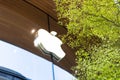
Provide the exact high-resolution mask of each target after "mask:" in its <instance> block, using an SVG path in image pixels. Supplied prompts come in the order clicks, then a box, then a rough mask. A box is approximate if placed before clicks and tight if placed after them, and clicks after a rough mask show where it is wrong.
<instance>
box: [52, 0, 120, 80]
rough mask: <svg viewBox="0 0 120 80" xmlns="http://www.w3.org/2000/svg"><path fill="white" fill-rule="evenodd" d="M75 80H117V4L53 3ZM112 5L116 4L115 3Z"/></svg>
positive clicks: (101, 0) (102, 0)
mask: <svg viewBox="0 0 120 80" xmlns="http://www.w3.org/2000/svg"><path fill="white" fill-rule="evenodd" d="M54 1H55V3H56V7H57V9H56V10H57V14H58V20H59V24H60V25H62V26H66V28H67V30H68V32H67V34H66V35H64V36H63V41H64V42H66V43H67V44H68V45H69V46H70V47H71V48H73V49H75V50H76V53H75V54H76V57H77V58H76V63H77V65H76V66H74V68H73V70H75V71H76V76H77V78H78V80H120V6H119V4H120V3H119V0H54ZM115 1H118V2H117V3H116V2H115Z"/></svg>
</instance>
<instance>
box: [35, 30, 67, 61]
mask: <svg viewBox="0 0 120 80" xmlns="http://www.w3.org/2000/svg"><path fill="white" fill-rule="evenodd" d="M56 34H57V33H56V32H51V34H50V33H49V32H48V31H46V30H45V29H39V30H38V34H37V35H38V36H37V38H36V39H35V40H34V46H35V47H37V48H38V49H40V50H41V51H42V52H43V53H45V54H52V55H53V57H54V58H55V59H56V60H57V61H60V60H61V59H62V58H63V57H64V56H65V53H64V51H63V50H62V48H61V45H62V41H61V40H60V39H59V38H57V37H56V36H55V35H56Z"/></svg>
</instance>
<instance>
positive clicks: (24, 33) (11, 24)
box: [0, 0, 75, 73]
mask: <svg viewBox="0 0 120 80" xmlns="http://www.w3.org/2000/svg"><path fill="white" fill-rule="evenodd" d="M48 19H49V23H50V24H49V25H50V30H51V31H53V30H54V31H56V32H58V35H63V34H66V32H67V31H66V29H65V28H63V27H59V26H58V24H57V17H56V12H55V4H54V2H53V1H52V0H0V39H1V40H4V41H6V42H9V43H11V44H14V45H16V46H18V47H21V48H23V49H26V50H28V51H30V52H32V53H34V54H36V55H38V56H41V57H43V58H45V59H47V60H50V57H48V56H46V55H43V54H42V53H41V52H40V51H39V50H38V49H36V48H35V47H34V45H33V40H34V38H35V33H34V32H32V31H33V30H34V31H35V32H36V31H37V30H38V29H40V28H43V29H46V30H48ZM62 48H63V50H64V51H65V53H66V56H65V58H64V59H63V60H61V61H60V62H59V63H57V62H55V64H56V65H58V66H60V67H61V68H63V69H65V70H66V71H68V72H70V73H72V71H71V67H72V66H74V65H75V55H74V51H73V50H72V49H71V48H69V47H68V46H67V45H65V44H64V45H62Z"/></svg>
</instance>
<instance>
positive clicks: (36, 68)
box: [0, 40, 74, 80]
mask: <svg viewBox="0 0 120 80" xmlns="http://www.w3.org/2000/svg"><path fill="white" fill-rule="evenodd" d="M0 66H2V67H6V68H9V69H12V70H15V71H17V72H19V73H21V74H22V75H24V76H25V77H27V78H29V79H31V80H53V77H52V63H51V62H49V61H47V60H46V59H44V58H41V57H39V56H37V55H35V54H33V53H31V52H29V51H26V50H24V49H22V48H19V47H16V46H14V45H12V44H9V43H6V42H4V41H2V40H0ZM54 68H55V80H74V77H73V76H72V75H71V74H69V73H68V72H67V71H65V70H63V69H61V68H60V67H58V66H56V65H54Z"/></svg>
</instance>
